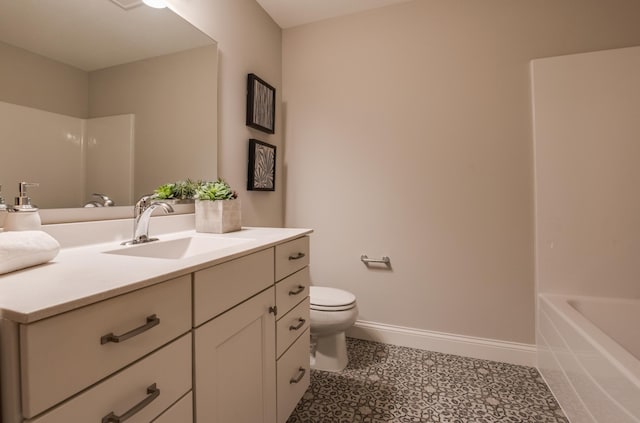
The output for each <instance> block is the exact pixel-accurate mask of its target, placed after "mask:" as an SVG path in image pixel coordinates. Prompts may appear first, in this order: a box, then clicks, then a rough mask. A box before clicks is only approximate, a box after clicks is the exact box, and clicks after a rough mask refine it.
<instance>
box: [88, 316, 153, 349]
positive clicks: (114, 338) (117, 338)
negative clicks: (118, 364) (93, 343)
mask: <svg viewBox="0 0 640 423" xmlns="http://www.w3.org/2000/svg"><path fill="white" fill-rule="evenodd" d="M159 324H160V318H159V317H157V316H156V315H155V314H152V315H151V316H148V317H147V323H145V324H144V325H142V326H140V327H139V328H135V329H133V330H130V331H129V332H127V333H123V334H122V335H114V334H113V332H112V333H108V334H106V335H103V336H102V337H101V338H100V343H101V344H102V345H104V344H107V343H109V342H115V343H116V344H117V343H119V342H123V341H126V340H127V339H130V338H133V337H134V336H138V335H140V334H141V333H143V332H146V331H148V330H149V329H151V328H152V327H154V326H158V325H159Z"/></svg>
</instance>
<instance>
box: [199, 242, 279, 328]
mask: <svg viewBox="0 0 640 423" xmlns="http://www.w3.org/2000/svg"><path fill="white" fill-rule="evenodd" d="M271 285H273V248H269V249H268V250H264V251H260V252H257V253H254V254H251V255H248V256H245V257H241V258H239V259H235V260H231V261H228V262H226V263H222V264H219V265H217V266H213V267H210V268H208V269H204V270H200V271H198V272H196V273H194V283H193V296H194V326H200V325H201V324H203V323H204V322H206V321H207V320H209V319H211V318H213V317H215V316H217V315H219V314H222V313H223V312H225V311H227V310H229V309H230V308H232V307H233V306H235V305H237V304H240V303H241V302H242V301H244V300H246V299H247V298H250V297H252V296H253V295H255V294H257V293H258V292H260V291H262V290H263V289H266V288H268V287H269V286H271Z"/></svg>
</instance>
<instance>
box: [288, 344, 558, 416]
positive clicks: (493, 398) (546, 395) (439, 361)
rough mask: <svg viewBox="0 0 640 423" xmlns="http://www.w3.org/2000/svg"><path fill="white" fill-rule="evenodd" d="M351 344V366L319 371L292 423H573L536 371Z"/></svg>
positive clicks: (421, 351) (459, 358)
mask: <svg viewBox="0 0 640 423" xmlns="http://www.w3.org/2000/svg"><path fill="white" fill-rule="evenodd" d="M347 342H348V349H349V365H348V366H347V368H346V369H345V370H344V371H342V372H340V373H331V372H323V371H312V373H311V386H310V387H309V389H308V390H307V392H306V393H305V395H304V397H303V398H302V400H301V401H300V403H298V406H297V407H296V409H295V411H294V412H293V414H292V415H291V417H290V418H289V420H288V421H287V423H355V422H358V423H360V422H363V423H364V422H367V423H383V422H384V423H396V422H397V423H404V422H416V423H422V422H424V423H436V422H437V423H467V422H474V423H476V422H477V423H492V422H536V423H543V422H544V423H568V420H567V419H566V417H565V416H564V414H563V413H562V411H561V410H560V407H559V406H558V404H557V403H556V401H555V399H554V398H553V396H552V395H551V393H550V391H549V389H548V388H547V386H546V385H545V383H544V382H543V381H542V378H541V376H540V374H539V373H538V371H537V370H536V369H535V368H532V367H524V366H516V365H512V364H506V363H499V362H495V361H487V360H478V359H473V358H467V357H460V356H455V355H448V354H441V353H436V352H431V351H423V350H418V349H414V348H405V347H398V346H393V345H387V344H381V343H377V342H369V341H362V340H358V339H351V338H348V340H347Z"/></svg>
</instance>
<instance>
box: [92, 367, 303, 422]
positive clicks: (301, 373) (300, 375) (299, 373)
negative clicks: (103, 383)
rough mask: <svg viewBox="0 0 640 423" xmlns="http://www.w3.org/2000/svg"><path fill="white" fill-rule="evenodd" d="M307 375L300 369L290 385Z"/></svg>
mask: <svg viewBox="0 0 640 423" xmlns="http://www.w3.org/2000/svg"><path fill="white" fill-rule="evenodd" d="M305 373H307V369H305V368H304V367H300V368H299V369H298V375H297V376H296V377H294V378H293V379H291V380H289V384H290V385H293V384H294V383H298V382H300V381H301V380H302V378H303V377H304V375H305ZM103 423H104V422H103Z"/></svg>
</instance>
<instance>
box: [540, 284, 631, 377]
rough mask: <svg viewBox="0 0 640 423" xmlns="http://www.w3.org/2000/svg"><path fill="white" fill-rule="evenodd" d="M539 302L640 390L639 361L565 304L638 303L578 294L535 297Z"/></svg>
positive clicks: (569, 305)
mask: <svg viewBox="0 0 640 423" xmlns="http://www.w3.org/2000/svg"><path fill="white" fill-rule="evenodd" d="M539 295H540V297H541V299H542V300H543V301H544V302H545V303H546V304H547V305H548V306H549V307H551V308H552V309H553V310H554V311H555V312H556V313H558V314H559V315H561V316H563V315H564V316H566V317H567V318H566V319H565V320H566V321H567V323H568V324H569V325H570V326H571V327H572V328H573V329H575V330H576V331H577V332H578V333H579V334H580V335H581V336H582V337H583V338H584V339H585V340H586V341H587V342H588V343H590V344H591V345H592V346H593V347H594V348H595V349H596V350H597V351H598V352H599V353H600V354H602V355H603V356H604V357H606V358H607V359H608V360H609V361H610V362H611V363H612V365H613V366H614V367H615V368H616V369H617V370H618V371H620V372H621V373H622V374H623V375H624V376H626V377H627V378H628V379H629V380H630V381H631V382H632V383H633V384H634V385H635V386H637V387H638V389H640V360H638V359H637V358H636V357H635V356H634V355H633V354H631V353H630V352H629V351H627V350H626V349H625V348H623V347H622V346H620V344H618V343H617V342H616V341H614V340H613V339H612V338H611V337H610V336H609V335H607V334H606V333H605V332H603V331H602V330H601V329H600V328H598V327H597V326H596V325H595V324H594V323H592V322H591V321H590V320H589V319H588V318H587V317H586V316H584V315H583V314H582V313H580V312H579V311H578V310H576V309H575V308H573V307H572V306H571V304H569V301H575V300H578V301H580V300H584V301H603V302H604V301H611V302H617V301H624V302H629V301H631V302H640V300H629V299H624V298H608V297H589V296H581V295H563V294H539Z"/></svg>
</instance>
